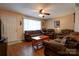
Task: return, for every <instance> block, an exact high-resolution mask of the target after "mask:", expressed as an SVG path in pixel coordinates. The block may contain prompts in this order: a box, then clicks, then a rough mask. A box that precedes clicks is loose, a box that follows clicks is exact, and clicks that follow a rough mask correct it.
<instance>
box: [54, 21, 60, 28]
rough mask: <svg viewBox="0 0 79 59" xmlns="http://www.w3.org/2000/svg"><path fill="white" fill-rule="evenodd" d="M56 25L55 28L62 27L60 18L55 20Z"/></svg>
mask: <svg viewBox="0 0 79 59" xmlns="http://www.w3.org/2000/svg"><path fill="white" fill-rule="evenodd" d="M54 27H55V28H59V27H60V21H59V20H55V21H54Z"/></svg>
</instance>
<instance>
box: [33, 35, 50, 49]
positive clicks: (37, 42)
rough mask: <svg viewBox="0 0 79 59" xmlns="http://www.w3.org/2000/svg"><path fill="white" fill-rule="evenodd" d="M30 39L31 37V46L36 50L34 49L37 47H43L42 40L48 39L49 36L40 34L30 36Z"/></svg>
mask: <svg viewBox="0 0 79 59" xmlns="http://www.w3.org/2000/svg"><path fill="white" fill-rule="evenodd" d="M32 39H33V41H32V47H33V48H34V49H35V50H36V49H39V48H41V47H43V45H42V42H43V41H44V40H49V36H46V35H40V36H35V37H32Z"/></svg>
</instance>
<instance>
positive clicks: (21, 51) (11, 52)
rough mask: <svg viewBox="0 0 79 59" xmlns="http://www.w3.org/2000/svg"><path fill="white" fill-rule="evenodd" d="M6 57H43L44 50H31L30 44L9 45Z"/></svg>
mask: <svg viewBox="0 0 79 59" xmlns="http://www.w3.org/2000/svg"><path fill="white" fill-rule="evenodd" d="M7 55H8V56H44V49H43V48H41V49H38V50H33V48H32V42H22V43H18V44H13V45H9V46H8V49H7Z"/></svg>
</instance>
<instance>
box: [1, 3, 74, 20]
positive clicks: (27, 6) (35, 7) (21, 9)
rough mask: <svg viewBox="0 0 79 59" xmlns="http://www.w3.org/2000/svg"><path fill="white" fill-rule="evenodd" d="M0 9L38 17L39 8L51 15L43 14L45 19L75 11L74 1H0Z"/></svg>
mask: <svg viewBox="0 0 79 59" xmlns="http://www.w3.org/2000/svg"><path fill="white" fill-rule="evenodd" d="M0 9H6V10H10V11H14V12H18V13H21V14H24V15H27V16H32V17H36V18H40V17H39V16H38V15H39V10H40V9H44V10H45V12H49V13H50V14H51V15H49V16H45V18H46V19H48V18H53V17H58V16H64V15H67V14H70V13H73V12H74V11H75V4H74V3H0Z"/></svg>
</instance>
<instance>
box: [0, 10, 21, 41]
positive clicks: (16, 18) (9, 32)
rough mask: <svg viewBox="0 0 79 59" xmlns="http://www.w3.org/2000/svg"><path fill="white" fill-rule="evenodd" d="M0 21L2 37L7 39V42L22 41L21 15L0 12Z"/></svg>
mask: <svg viewBox="0 0 79 59" xmlns="http://www.w3.org/2000/svg"><path fill="white" fill-rule="evenodd" d="M0 19H1V20H2V24H3V25H2V35H3V36H4V37H7V38H8V40H7V41H8V42H12V41H19V40H22V39H23V25H20V21H21V22H22V21H23V17H22V15H21V14H18V13H14V12H10V11H5V10H0ZM3 29H4V30H3Z"/></svg>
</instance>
